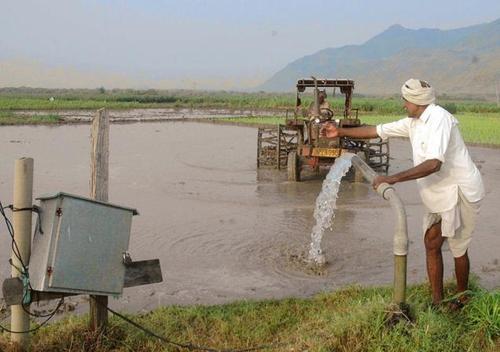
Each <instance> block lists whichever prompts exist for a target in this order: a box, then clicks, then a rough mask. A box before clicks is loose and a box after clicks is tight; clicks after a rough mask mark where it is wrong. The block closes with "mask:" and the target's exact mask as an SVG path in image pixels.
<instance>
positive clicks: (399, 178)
mask: <svg viewBox="0 0 500 352" xmlns="http://www.w3.org/2000/svg"><path fill="white" fill-rule="evenodd" d="M441 164H442V163H441V161H440V160H438V159H430V160H426V161H424V162H423V163H421V164H418V165H417V166H415V167H412V168H411V169H408V170H405V171H401V172H399V173H397V174H394V175H390V176H382V175H381V176H377V177H375V179H374V180H373V184H372V185H373V188H375V189H377V187H378V186H379V185H380V184H381V183H384V182H385V183H388V184H390V185H392V184H394V183H398V182H404V181H409V180H416V179H417V178H422V177H425V176H428V175H430V174H433V173H434V172H437V171H439V169H441Z"/></svg>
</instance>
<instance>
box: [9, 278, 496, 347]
mask: <svg viewBox="0 0 500 352" xmlns="http://www.w3.org/2000/svg"><path fill="white" fill-rule="evenodd" d="M446 290H447V293H448V294H450V293H451V292H452V290H453V288H452V287H451V286H450V285H448V286H447V287H446ZM472 295H473V296H472V300H471V301H470V302H469V304H468V305H466V307H465V308H464V309H463V310H462V311H460V312H448V311H447V310H445V309H437V310H436V309H431V308H430V307H429V303H428V302H429V292H428V288H427V286H426V285H417V286H412V287H410V288H409V290H408V301H409V302H410V304H411V315H412V316H413V321H412V322H406V321H401V322H399V323H397V324H396V325H395V326H392V327H390V326H389V325H388V324H387V320H386V317H387V310H388V307H389V303H390V300H391V290H390V289H389V288H360V287H350V288H346V289H342V290H340V291H336V292H332V293H322V294H318V295H316V296H315V297H313V298H310V299H292V298H290V299H284V300H269V301H261V302H236V303H232V304H227V305H220V306H190V307H178V306H171V307H162V308H159V309H156V310H154V311H151V312H149V313H147V314H143V315H127V316H128V317H129V318H130V319H133V320H134V321H135V322H137V323H139V324H140V325H141V326H144V327H146V328H148V329H150V330H152V331H154V332H156V333H158V334H160V335H162V336H164V337H167V338H168V339H171V340H174V341H177V342H182V343H186V342H191V343H193V344H195V345H200V346H201V345H203V346H211V347H216V348H217V349H229V348H239V349H242V348H250V347H255V346H261V345H266V346H273V348H268V349H267V350H272V351H310V352H313V351H318V352H319V351H324V352H326V351H350V352H356V351H387V352H390V351H421V352H424V351H429V352H430V351H432V352H437V351H450V352H451V351H453V352H459V351H498V348H500V340H499V339H500V292H499V291H495V292H486V291H483V290H481V289H480V288H478V287H477V286H474V287H473V289H472ZM86 325H87V317H74V316H72V317H69V318H67V319H65V320H63V321H60V322H57V323H54V324H52V325H50V326H47V327H43V328H42V329H41V330H39V331H38V332H36V333H35V334H34V335H33V338H32V342H33V343H32V346H33V348H32V351H33V352H38V351H46V352H52V351H53V352H55V351H103V352H104V351H137V352H141V351H144V352H146V351H184V350H186V349H181V348H176V347H174V346H169V345H168V344H165V343H162V342H160V341H159V340H158V339H157V338H154V337H151V336H149V335H147V334H145V333H144V332H142V331H140V330H138V329H136V328H135V327H132V326H131V325H129V324H128V323H127V322H125V321H123V320H121V319H119V318H117V317H112V318H111V319H110V327H109V330H108V334H107V335H106V336H102V337H101V338H100V339H99V341H100V347H99V348H95V345H96V337H95V336H92V334H90V333H89V332H88V331H87V330H86ZM7 339H8V335H7V334H3V335H0V350H1V351H13V350H14V349H12V348H10V347H8V342H7Z"/></svg>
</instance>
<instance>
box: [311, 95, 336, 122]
mask: <svg viewBox="0 0 500 352" xmlns="http://www.w3.org/2000/svg"><path fill="white" fill-rule="evenodd" d="M326 98H327V95H326V91H324V90H320V91H319V92H318V109H319V115H320V116H319V117H320V119H321V120H322V121H326V120H330V119H331V118H332V117H333V111H332V108H331V106H330V103H329V102H328V100H326ZM309 118H310V120H313V119H314V118H315V116H314V102H312V103H311V104H310V105H309Z"/></svg>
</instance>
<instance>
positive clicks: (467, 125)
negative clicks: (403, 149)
mask: <svg viewBox="0 0 500 352" xmlns="http://www.w3.org/2000/svg"><path fill="white" fill-rule="evenodd" d="M402 116H403V115H361V116H360V119H361V122H362V123H364V124H367V125H376V124H379V123H387V122H391V121H395V120H397V119H399V118H401V117H402ZM455 116H456V117H457V119H458V120H459V122H460V124H459V128H460V131H461V133H462V136H463V138H464V140H465V141H466V142H467V143H477V144H484V145H491V146H499V145H500V113H481V114H479V113H459V114H456V115H455ZM221 121H224V122H228V123H236V124H248V125H255V126H260V125H277V124H284V123H285V118H284V117H276V116H259V117H232V118H225V119H221Z"/></svg>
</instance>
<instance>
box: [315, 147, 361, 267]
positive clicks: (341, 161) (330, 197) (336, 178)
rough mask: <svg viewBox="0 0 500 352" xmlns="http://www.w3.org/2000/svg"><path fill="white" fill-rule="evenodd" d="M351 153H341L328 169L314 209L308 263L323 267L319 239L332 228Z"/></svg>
mask: <svg viewBox="0 0 500 352" xmlns="http://www.w3.org/2000/svg"><path fill="white" fill-rule="evenodd" d="M353 156H354V154H352V153H343V154H342V155H341V156H340V158H337V159H335V163H334V164H333V165H332V167H331V168H330V171H329V172H328V175H326V178H325V180H324V181H323V187H322V188H321V192H320V194H319V196H318V198H316V207H315V208H314V218H315V219H316V225H314V226H313V228H312V233H311V249H310V250H309V258H308V260H309V262H311V263H315V264H318V265H323V264H325V262H326V259H325V255H324V253H323V251H322V250H321V239H322V238H323V233H324V232H325V229H327V228H331V227H332V222H333V218H334V217H335V209H337V193H338V191H339V187H340V180H341V179H342V177H344V176H345V174H346V173H347V171H348V170H349V168H350V167H351V159H352V157H353Z"/></svg>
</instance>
